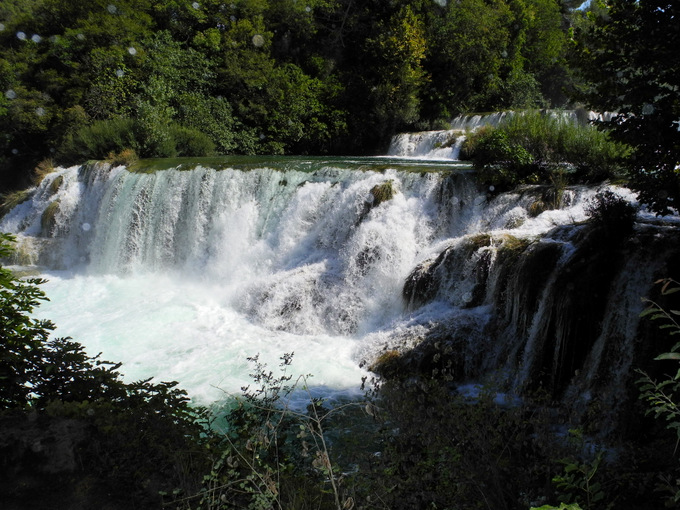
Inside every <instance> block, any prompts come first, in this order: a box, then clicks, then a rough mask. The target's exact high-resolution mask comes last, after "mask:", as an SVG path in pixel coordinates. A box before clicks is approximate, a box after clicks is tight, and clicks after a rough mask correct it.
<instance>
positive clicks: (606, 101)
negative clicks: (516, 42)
mask: <svg viewBox="0 0 680 510" xmlns="http://www.w3.org/2000/svg"><path fill="white" fill-rule="evenodd" d="M607 5H608V7H609V9H608V10H607V11H605V14H604V15H602V16H600V17H599V18H598V19H597V22H596V23H595V26H594V28H593V29H592V32H591V33H590V34H589V37H587V38H585V39H584V40H585V41H586V42H582V43H581V46H580V55H579V56H580V58H581V64H580V65H581V66H582V69H583V71H584V73H585V75H586V76H587V77H588V78H589V79H590V80H591V82H592V83H593V87H592V89H591V90H590V91H589V92H587V93H586V94H585V100H586V101H587V103H588V104H589V105H590V107H591V108H593V109H595V110H597V111H601V112H605V111H610V112H618V115H617V116H616V117H614V119H613V120H612V121H611V122H609V123H607V127H612V128H613V130H614V134H615V135H616V136H617V137H618V138H619V139H621V140H622V141H625V142H626V143H628V144H630V145H631V146H633V147H634V149H635V151H634V153H633V155H632V157H631V160H630V164H629V177H630V182H631V186H632V187H633V188H634V189H635V190H637V191H638V192H639V198H640V200H641V201H642V202H643V203H646V204H648V205H649V207H650V208H651V210H652V211H654V212H656V213H657V214H659V215H664V214H669V213H671V212H672V211H673V210H678V208H679V206H680V174H679V171H678V165H679V163H680V52H678V50H677V48H679V47H680V28H679V27H680V23H679V18H680V4H679V3H678V2H674V1H671V0H640V1H634V0H610V1H609V2H608V3H607Z"/></svg>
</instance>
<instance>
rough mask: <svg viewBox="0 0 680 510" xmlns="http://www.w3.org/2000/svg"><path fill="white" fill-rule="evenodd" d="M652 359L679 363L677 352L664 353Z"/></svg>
mask: <svg viewBox="0 0 680 510" xmlns="http://www.w3.org/2000/svg"><path fill="white" fill-rule="evenodd" d="M654 359H655V360H664V359H671V360H676V361H680V353H678V352H665V353H663V354H659V355H658V356H657V357H656V358H654Z"/></svg>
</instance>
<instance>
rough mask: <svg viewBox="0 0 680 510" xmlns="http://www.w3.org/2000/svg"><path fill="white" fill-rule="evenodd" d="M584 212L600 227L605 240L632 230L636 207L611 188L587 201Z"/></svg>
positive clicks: (620, 236) (622, 235)
mask: <svg viewBox="0 0 680 510" xmlns="http://www.w3.org/2000/svg"><path fill="white" fill-rule="evenodd" d="M585 211H586V214H587V215H588V216H589V217H590V220H591V222H592V223H593V224H594V225H595V226H596V227H599V228H601V229H602V231H603V234H604V237H605V238H607V240H611V239H621V238H624V237H626V236H628V235H629V234H630V233H631V232H632V231H633V226H634V225H635V218H636V216H637V207H636V206H634V205H633V204H631V203H630V202H628V201H627V200H626V199H625V198H623V197H622V196H621V195H618V194H617V193H614V192H613V191H611V190H608V189H607V190H603V191H600V192H598V193H597V194H596V195H595V197H593V198H592V199H591V200H589V201H588V203H587V205H586V209H585Z"/></svg>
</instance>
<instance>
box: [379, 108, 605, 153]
mask: <svg viewBox="0 0 680 510" xmlns="http://www.w3.org/2000/svg"><path fill="white" fill-rule="evenodd" d="M544 113H545V114H547V115H553V116H555V117H559V118H561V119H565V120H566V121H568V122H574V123H579V124H587V123H590V122H595V121H609V120H611V118H612V116H613V115H614V114H612V113H610V112H605V113H604V114H600V113H597V112H593V111H588V110H583V109H576V110H544ZM517 114H520V115H521V112H513V111H503V112H491V113H467V114H461V115H458V116H456V117H455V118H454V119H453V120H451V127H450V128H449V129H445V130H437V131H420V132H413V133H399V134H397V135H394V136H393V137H392V140H391V142H390V147H389V149H388V151H387V153H388V155H390V156H396V157H407V158H421V159H451V160H457V159H458V158H459V154H460V148H461V145H462V144H463V142H464V141H465V134H466V133H467V132H470V131H475V130H477V129H479V128H481V127H483V126H494V127H495V126H498V125H499V124H500V123H501V122H502V121H503V120H504V119H506V118H508V117H509V116H512V115H517Z"/></svg>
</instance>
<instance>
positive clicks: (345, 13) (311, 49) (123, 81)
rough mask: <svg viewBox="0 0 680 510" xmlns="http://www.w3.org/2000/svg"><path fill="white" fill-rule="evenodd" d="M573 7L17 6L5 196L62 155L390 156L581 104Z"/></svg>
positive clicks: (9, 10) (0, 58)
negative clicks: (512, 116)
mask: <svg viewBox="0 0 680 510" xmlns="http://www.w3.org/2000/svg"><path fill="white" fill-rule="evenodd" d="M571 7H572V6H570V5H568V4H567V3H560V2H557V1H555V0H460V1H458V2H447V1H446V0H437V1H434V0H392V1H383V0H380V1H378V0H367V1H362V2H356V1H354V0H307V1H297V0H233V1H232V2H228V3H227V2H218V1H215V0H206V1H202V2H192V1H189V0H175V1H171V2H161V3H158V2H151V1H148V0H142V1H136V2H132V1H130V0H86V1H84V2H78V3H77V5H76V4H74V3H73V2H67V1H65V0H32V1H17V0H11V1H7V2H3V6H2V7H0V22H1V23H2V25H1V26H0V91H2V95H1V96H0V154H2V161H1V162H0V164H2V166H3V169H4V170H5V171H4V172H3V173H4V174H5V175H4V181H5V185H7V184H12V183H11V182H10V183H8V182H7V181H8V180H9V181H11V180H12V179H11V177H15V176H14V173H15V172H16V170H13V171H10V169H11V168H13V167H17V166H26V164H27V162H31V163H33V164H34V163H35V162H37V161H39V160H41V159H43V158H46V157H52V158H54V159H56V160H57V161H59V162H71V161H76V160H82V159H83V158H87V157H102V156H105V155H106V153H107V152H109V151H118V150H120V149H121V148H123V147H126V146H128V147H129V146H132V147H131V148H134V149H135V150H136V151H137V152H138V153H139V154H140V155H141V156H174V155H183V154H185V155H201V153H206V152H212V153H217V154H234V153H238V154H263V153H267V154H291V153H295V154H323V153H354V154H362V153H375V152H380V151H381V150H384V147H385V144H386V143H387V141H389V137H390V136H391V135H392V134H394V133H395V132H397V131H399V130H409V129H427V128H433V127H438V126H441V125H442V123H443V122H447V121H450V120H451V118H452V116H454V115H455V114H457V113H460V112H467V111H489V110H496V109H506V108H515V107H517V108H519V107H548V106H550V107H560V106H565V105H566V104H567V102H568V95H567V92H568V90H567V89H569V88H570V87H571V81H572V80H573V73H572V72H570V70H569V67H568V65H567V62H568V59H567V55H568V51H569V44H570V43H569V27H570V26H571V25H572V21H570V20H571V18H572V17H573V16H574V13H575V12H576V11H573V10H571ZM578 15H579V16H580V15H581V14H580V12H579V14H578ZM19 177H23V180H24V181H25V180H26V176H19ZM14 180H17V179H14ZM19 180H21V179H19Z"/></svg>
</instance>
